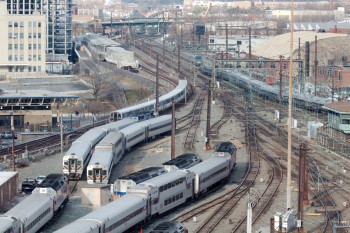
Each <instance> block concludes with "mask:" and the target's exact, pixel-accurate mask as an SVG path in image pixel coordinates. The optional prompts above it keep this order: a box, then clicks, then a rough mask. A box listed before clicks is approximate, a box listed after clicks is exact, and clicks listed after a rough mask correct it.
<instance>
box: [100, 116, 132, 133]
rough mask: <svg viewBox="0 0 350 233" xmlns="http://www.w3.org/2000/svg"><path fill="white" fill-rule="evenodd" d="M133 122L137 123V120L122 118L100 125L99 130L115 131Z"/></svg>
mask: <svg viewBox="0 0 350 233" xmlns="http://www.w3.org/2000/svg"><path fill="white" fill-rule="evenodd" d="M135 122H137V120H135V119H131V118H124V119H121V120H120V121H115V122H110V123H108V124H105V125H102V126H101V128H103V129H106V130H108V131H116V130H119V129H122V128H125V127H126V126H128V125H131V124H133V123H135Z"/></svg>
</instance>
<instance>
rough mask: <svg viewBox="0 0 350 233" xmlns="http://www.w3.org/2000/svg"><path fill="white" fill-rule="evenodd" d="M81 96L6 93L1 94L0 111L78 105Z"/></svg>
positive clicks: (46, 93)
mask: <svg viewBox="0 0 350 233" xmlns="http://www.w3.org/2000/svg"><path fill="white" fill-rule="evenodd" d="M78 99H79V96H75V95H66V94H64V93H56V92H48V91H45V92H43V91H32V90H31V91H21V92H16V91H5V92H3V93H2V94H0V110H10V109H11V108H12V107H18V106H24V107H31V106H33V107H34V106H43V107H45V106H48V107H50V108H51V106H52V105H55V104H59V105H66V104H68V103H72V104H76V103H77V101H78Z"/></svg>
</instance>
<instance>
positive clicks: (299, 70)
mask: <svg viewBox="0 0 350 233" xmlns="http://www.w3.org/2000/svg"><path fill="white" fill-rule="evenodd" d="M298 60H299V62H298V64H299V69H298V73H299V87H300V92H303V89H304V88H303V86H304V84H303V81H302V76H301V74H302V73H301V69H302V66H301V63H300V60H301V53H300V37H299V38H298Z"/></svg>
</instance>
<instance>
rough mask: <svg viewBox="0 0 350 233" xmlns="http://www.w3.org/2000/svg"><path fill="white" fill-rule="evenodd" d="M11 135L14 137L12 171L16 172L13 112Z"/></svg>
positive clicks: (13, 139)
mask: <svg viewBox="0 0 350 233" xmlns="http://www.w3.org/2000/svg"><path fill="white" fill-rule="evenodd" d="M12 108H13V107H12ZM11 135H12V162H13V164H12V170H13V171H16V161H15V126H14V121H13V111H12V112H11Z"/></svg>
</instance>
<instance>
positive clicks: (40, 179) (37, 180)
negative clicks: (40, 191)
mask: <svg viewBox="0 0 350 233" xmlns="http://www.w3.org/2000/svg"><path fill="white" fill-rule="evenodd" d="M45 178H46V176H38V177H37V178H36V182H37V183H38V184H41V182H43V180H44V179H45Z"/></svg>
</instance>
